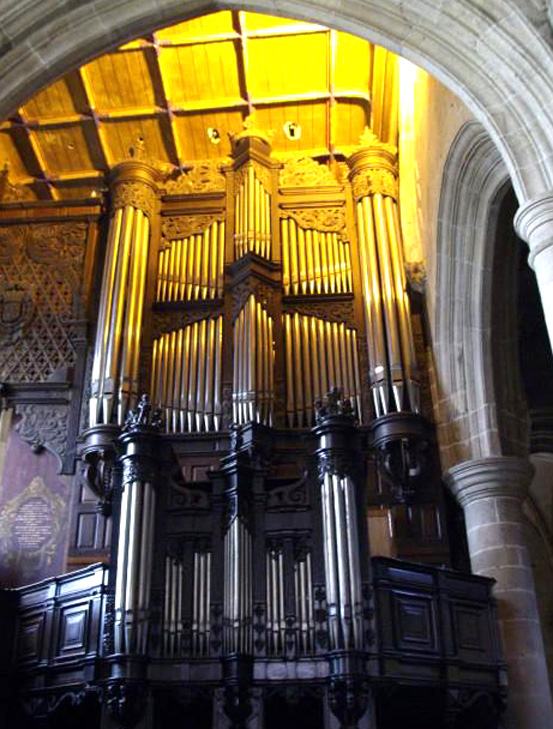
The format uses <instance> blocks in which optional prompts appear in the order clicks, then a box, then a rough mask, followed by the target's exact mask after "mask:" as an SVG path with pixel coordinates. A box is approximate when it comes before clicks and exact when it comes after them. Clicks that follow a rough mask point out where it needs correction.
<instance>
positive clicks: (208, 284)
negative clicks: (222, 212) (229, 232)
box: [156, 220, 225, 302]
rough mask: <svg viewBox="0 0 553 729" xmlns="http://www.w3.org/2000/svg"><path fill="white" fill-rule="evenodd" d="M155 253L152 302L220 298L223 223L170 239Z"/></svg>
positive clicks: (223, 259)
mask: <svg viewBox="0 0 553 729" xmlns="http://www.w3.org/2000/svg"><path fill="white" fill-rule="evenodd" d="M165 246H166V247H165V248H163V249H162V250H161V251H160V252H159V257H158V274H157V286H156V301H159V302H169V301H203V300H206V299H219V298H221V297H222V296H223V279H224V263H225V222H224V221H218V220H215V221H214V222H213V223H212V224H211V225H210V226H209V227H208V228H207V229H206V230H205V231H204V232H203V233H196V234H193V235H190V236H188V237H186V238H182V239H180V240H170V241H167V242H166V244H165Z"/></svg>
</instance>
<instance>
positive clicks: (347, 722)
mask: <svg viewBox="0 0 553 729" xmlns="http://www.w3.org/2000/svg"><path fill="white" fill-rule="evenodd" d="M369 700H370V689H369V685H368V682H367V681H365V680H363V679H359V678H352V677H347V678H345V677H344V678H342V677H334V676H333V677H332V678H331V679H330V686H329V690H328V704H329V706H330V710H331V711H332V713H333V714H334V716H335V717H336V718H337V719H338V720H339V722H340V724H341V725H342V726H344V727H346V726H357V722H358V721H359V719H360V718H361V717H362V716H363V714H364V713H365V712H366V711H367V709H368V707H369Z"/></svg>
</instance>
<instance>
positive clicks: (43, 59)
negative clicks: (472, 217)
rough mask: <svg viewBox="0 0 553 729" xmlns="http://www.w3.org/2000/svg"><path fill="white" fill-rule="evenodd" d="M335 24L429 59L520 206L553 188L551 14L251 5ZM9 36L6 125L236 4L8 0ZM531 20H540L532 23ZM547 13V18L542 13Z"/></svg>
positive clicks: (456, 4) (464, 0) (229, 0)
mask: <svg viewBox="0 0 553 729" xmlns="http://www.w3.org/2000/svg"><path fill="white" fill-rule="evenodd" d="M240 5H241V7H243V8H244V9H247V10H248V9H249V10H255V11H258V12H266V13H270V14H273V15H274V14H276V15H286V16H293V17H297V18H302V19H305V20H309V21H311V22H318V23H322V24H325V25H331V26H332V27H334V28H337V29H339V30H343V31H347V32H349V33H354V34H356V35H359V36H362V37H364V38H366V39H368V40H371V41H373V42H376V43H380V44H381V45H384V46H386V47H388V48H390V49H391V50H393V51H395V52H396V53H399V54H401V55H403V56H405V57H406V58H408V59H410V60H412V61H414V62H415V63H417V64H419V65H420V66H422V67H423V68H425V69H426V70H428V71H429V72H430V73H432V74H433V75H435V76H436V77H437V78H439V79H440V80H441V81H443V82H444V83H445V84H446V85H448V86H449V87H450V88H451V89H452V91H453V92H454V93H456V94H457V95H458V96H460V97H461V98H462V99H463V101H464V102H465V103H466V104H467V105H468V106H469V108H470V109H471V110H472V112H473V113H474V114H475V116H476V117H477V118H478V119H479V120H480V121H481V123H482V124H483V126H484V128H485V129H486V131H487V133H488V134H489V135H490V137H491V138H492V139H493V141H494V143H495V144H496V145H497V147H498V149H499V150H500V153H501V155H502V157H503V160H504V162H505V164H506V166H507V169H508V170H509V173H510V175H511V178H512V181H513V185H514V187H515V190H516V193H517V196H518V198H519V201H520V202H524V201H526V200H529V199H531V198H534V197H538V196H541V195H542V194H543V193H544V192H547V191H549V190H550V189H551V188H553V165H551V164H548V160H551V158H552V157H553V149H552V146H553V109H552V108H551V104H549V105H548V103H547V100H552V99H553V78H552V77H551V74H550V73H549V72H548V69H549V68H551V64H552V63H553V52H552V50H551V47H550V46H549V45H548V44H547V42H546V40H545V39H544V38H543V37H542V35H541V34H540V32H539V27H540V26H541V27H542V28H546V29H547V31H546V32H547V33H549V30H548V29H549V26H548V25H547V15H546V8H545V7H543V8H542V9H541V10H536V8H535V6H533V5H532V6H530V3H521V2H520V0H519V1H518V2H517V0H490V1H489V2H486V3H485V7H484V4H483V3H482V2H479V1H478V0H451V2H447V3H440V4H438V5H436V3H435V2H432V1H431V0H411V1H410V2H409V3H406V2H404V0H372V1H371V2H370V3H369V2H358V0H342V2H340V3H330V4H329V3H328V2H327V1H326V0H297V2H294V3H293V4H292V3H288V2H284V1H283V0H255V2H251V0H243V2H241V3H240ZM4 6H5V7H4V8H3V18H2V28H1V30H0V75H1V77H2V86H1V88H0V118H5V117H6V116H7V115H8V114H9V113H10V112H11V111H13V110H14V109H15V108H16V107H17V106H19V105H20V104H21V103H23V102H24V101H25V100H26V99H27V98H29V96H31V95H32V94H33V93H35V92H36V91H38V90H39V89H40V88H42V87H44V86H46V85H47V84H49V83H50V82H52V81H54V80H55V79H56V78H58V77H59V76H61V75H62V74H63V73H65V72H66V71H67V70H68V68H70V67H74V66H77V65H79V64H81V63H83V62H85V61H87V60H89V59H91V58H92V57H94V56H97V55H99V54H101V53H103V52H105V51H107V50H109V49H110V48H113V47H114V46H116V45H118V44H120V43H123V42H125V41H127V40H129V39H131V38H133V37H135V36H137V35H139V34H143V33H147V32H150V31H152V30H154V29H156V28H159V27H161V26H164V25H169V24H171V23H174V22H177V21H179V20H184V19H186V18H190V17H192V16H195V15H200V14H203V13H208V12H212V11H215V10H219V9H225V8H230V7H236V2H235V1H234V0H216V1H214V0H118V2H113V0H81V2H64V3H61V2H59V0H43V1H42V2H40V3H37V2H34V0H18V1H17V2H15V1H14V0H9V1H8V2H6V3H4ZM530 15H532V17H531V18H530V17H529V16H530ZM542 16H543V17H542Z"/></svg>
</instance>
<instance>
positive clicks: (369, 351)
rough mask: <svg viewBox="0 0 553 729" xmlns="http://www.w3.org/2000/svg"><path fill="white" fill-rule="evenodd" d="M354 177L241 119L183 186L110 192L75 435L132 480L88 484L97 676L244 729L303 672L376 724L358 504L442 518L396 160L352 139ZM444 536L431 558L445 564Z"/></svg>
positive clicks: (151, 179) (124, 169)
mask: <svg viewBox="0 0 553 729" xmlns="http://www.w3.org/2000/svg"><path fill="white" fill-rule="evenodd" d="M348 164H349V168H350V171H349V179H339V178H338V177H334V175H332V174H331V173H330V171H329V169H328V168H327V167H326V166H324V165H322V164H319V163H317V162H316V161H314V160H308V159H302V160H299V161H298V162H297V164H296V163H295V162H294V160H286V161H285V162H281V161H279V160H278V159H277V158H276V157H274V156H273V155H272V153H271V145H270V139H269V136H268V135H267V134H266V133H265V132H262V131H260V130H258V129H256V128H255V127H253V126H252V125H251V124H250V125H249V126H247V127H246V129H245V130H244V132H242V133H240V134H238V135H235V137H234V139H233V146H232V158H231V159H230V160H229V161H228V162H221V163H218V164H212V165H211V166H210V165H208V164H204V165H203V166H202V170H201V175H199V176H198V177H197V178H196V177H194V173H193V172H188V173H185V180H184V182H183V183H182V184H181V183H179V182H178V180H177V181H174V180H173V181H172V182H171V185H170V186H167V187H166V188H165V189H164V187H163V185H164V183H163V180H162V176H161V173H159V174H158V173H157V172H155V171H154V166H153V165H152V163H150V162H146V161H144V160H141V159H137V158H134V159H132V160H130V161H128V162H127V163H124V164H123V165H121V166H120V168H119V169H118V171H116V173H115V174H114V178H113V189H112V199H111V204H112V210H111V213H110V215H111V217H110V225H109V235H108V240H107V246H106V252H105V263H104V269H103V280H102V286H101V291H100V294H99V310H98V325H97V333H96V340H95V344H94V347H93V351H92V353H91V361H92V369H91V373H92V374H91V397H90V419H89V427H88V429H87V430H86V431H85V433H84V435H83V438H84V446H83V453H84V456H83V458H86V462H87V463H89V464H92V465H91V466H90V468H92V467H94V468H96V471H94V473H96V474H98V473H99V470H98V464H99V462H100V460H101V459H102V458H105V454H106V453H107V452H108V450H109V452H110V453H111V458H112V461H113V462H114V461H115V460H116V459H117V453H118V452H120V446H116V445H115V442H114V439H115V438H117V437H118V434H119V433H120V430H121V427H122V426H123V425H124V428H123V435H121V436H120V437H121V438H122V441H123V443H124V449H125V450H124V455H123V456H119V458H122V459H123V473H124V475H123V477H122V485H121V484H120V485H119V486H118V485H117V483H118V481H117V479H118V478H119V479H120V478H121V477H120V476H119V475H118V474H119V470H118V469H117V468H113V466H112V470H111V471H110V473H112V474H113V476H112V478H113V484H112V486H113V487H112V486H109V484H108V485H105V486H104V487H103V488H102V489H99V491H98V493H101V494H102V495H103V496H104V497H105V496H106V494H113V501H114V511H113V513H114V515H115V519H116V528H115V529H114V534H115V543H114V544H113V547H112V562H113V565H114V574H115V575H116V577H115V580H114V584H113V601H114V602H113V615H114V618H113V625H114V628H113V631H114V633H113V644H112V645H113V648H112V651H113V652H112V653H109V656H110V666H111V669H110V671H111V673H110V674H109V681H110V682H111V684H110V685H113V686H115V685H116V686H123V687H124V686H126V685H127V684H132V685H136V683H137V682H139V683H140V682H142V683H141V684H140V685H143V683H144V682H147V680H148V679H147V671H146V669H145V665H146V664H145V663H144V662H141V661H142V658H141V657H144V656H149V657H150V658H151V659H152V660H153V661H154V664H153V665H155V668H152V670H153V671H154V673H155V675H156V677H158V678H159V681H161V682H163V680H164V679H163V676H165V675H167V676H179V675H182V676H185V675H186V676H187V677H188V678H187V679H186V680H187V682H188V687H189V689H190V691H192V692H193V691H194V690H195V682H196V681H200V683H201V681H204V680H205V682H207V683H205V685H203V688H202V689H201V690H202V691H204V692H205V691H207V690H208V689H207V688H206V686H207V687H208V688H209V690H213V691H215V693H214V694H213V696H214V698H213V701H217V702H219V708H218V709H217V711H218V712H219V714H220V715H222V714H224V715H225V716H226V719H225V721H227V722H228V726H232V727H233V728H234V729H239V728H240V729H241V728H243V727H244V726H245V725H246V722H247V721H250V720H251V721H255V720H254V719H253V718H252V717H254V716H261V715H262V712H259V711H256V710H255V707H254V704H255V702H256V701H259V699H258V698H255V696H256V695H255V691H254V689H255V690H257V689H256V687H258V688H259V687H261V689H260V690H264V689H263V687H269V686H271V685H272V682H273V681H274V682H276V683H275V686H280V684H279V681H282V685H283V686H284V685H286V683H287V682H290V683H296V682H298V683H299V684H300V685H301V683H302V681H306V682H307V683H309V680H310V679H308V678H307V677H308V676H311V677H313V676H317V677H318V678H317V681H321V680H323V679H324V681H327V691H328V696H329V699H328V700H329V702H330V703H329V706H330V709H331V711H332V712H333V713H334V714H335V715H336V716H337V717H338V720H339V722H340V724H341V726H343V727H346V726H347V727H348V729H349V727H353V726H357V724H356V721H357V718H359V717H360V716H362V715H363V713H364V712H366V711H369V710H371V711H372V709H370V706H369V704H371V702H372V701H373V698H374V696H376V694H374V696H373V693H372V689H371V691H369V692H368V694H367V692H366V690H365V688H364V687H365V684H366V680H367V678H366V676H367V675H368V674H367V672H368V671H369V664H368V663H367V661H368V658H367V656H368V655H369V653H370V651H371V650H372V647H371V646H372V643H371V641H372V638H371V637H370V636H371V635H372V631H373V627H372V621H373V617H372V616H373V610H372V593H371V587H370V580H371V577H370V566H369V554H368V551H369V544H368V538H367V534H366V529H365V526H364V525H365V524H366V518H367V504H368V503H370V504H371V505H372V506H373V507H374V508H376V507H378V508H379V509H388V510H390V514H391V516H390V520H391V523H392V524H396V523H397V524H400V517H401V518H403V519H404V520H406V519H415V518H417V519H419V522H417V523H422V516H420V514H422V513H424V514H425V515H426V514H427V513H428V509H433V510H434V511H433V512H432V513H437V512H438V511H439V510H440V509H441V508H442V506H441V501H440V497H439V495H437V494H438V491H437V489H438V486H437V484H438V483H439V478H438V477H437V476H436V472H431V471H429V470H428V468H427V467H426V463H427V462H426V461H424V460H421V459H420V454H421V453H425V454H426V453H429V452H430V450H431V444H432V436H431V435H430V431H429V428H428V426H427V425H426V424H425V421H424V419H423V418H422V416H421V415H420V413H419V410H420V405H419V396H418V392H419V377H418V372H417V366H416V357H415V349H414V339H413V334H412V327H411V318H412V313H411V311H410V302H409V295H408V291H407V284H406V278H405V271H404V261H403V257H402V251H401V247H402V241H401V230H400V223H399V218H398V211H397V204H396V199H397V195H396V186H397V179H396V175H397V170H396V159H395V152H394V151H393V150H392V149H391V148H390V147H389V146H386V145H382V144H381V143H380V142H379V141H378V140H375V139H374V138H372V137H370V135H365V137H364V138H363V139H362V142H361V146H360V147H359V148H358V149H357V150H356V151H355V152H354V153H353V154H352V155H351V157H350V158H349V160H348ZM343 167H345V165H344V166H343ZM195 180H197V182H195ZM318 181H320V184H318ZM179 185H180V187H179ZM195 185H197V187H195ZM179 190H182V191H183V193H182V194H181V193H180V192H179ZM141 390H142V391H148V392H149V396H150V402H151V404H147V409H148V412H150V410H151V413H150V415H149V416H148V417H142V416H141V415H140V414H138V415H137V412H136V409H135V405H136V402H137V394H138V392H139V391H141ZM141 403H142V410H144V407H145V405H144V401H141ZM154 421H155V422H154ZM110 449H111V450H110ZM144 454H145V455H144ZM144 458H145V459H146V461H147V463H148V467H147V468H146V469H145V470H144V469H142V470H141V466H140V464H141V462H142V460H143V459H144ZM430 460H431V459H430ZM103 473H107V470H106V469H104V470H103V471H102V474H103ZM110 483H111V482H110ZM110 489H111V490H110ZM413 495H415V496H416V497H417V498H419V499H420V501H421V503H420V504H418V503H417V502H416V500H415V502H412V503H411V502H410V503H409V506H408V507H407V506H406V505H405V501H406V500H407V499H408V498H409V499H412V498H415V497H414V496H413ZM429 504H431V506H429ZM424 509H426V511H424ZM394 510H395V511H394ZM394 515H397V518H396V516H394ZM413 515H415V516H413ZM417 515H418V516H417ZM425 518H426V516H425ZM438 518H439V517H436V519H438ZM425 523H426V522H425ZM154 528H155V529H156V534H155V535H154ZM394 528H395V527H394ZM397 528H398V529H399V528H404V533H405V534H409V535H411V534H412V533H413V527H412V523H411V524H409V525H408V526H405V527H397ZM409 530H411V531H409ZM408 539H411V540H412V537H411V536H409V537H408V538H407V537H406V540H407V541H408ZM420 540H421V541H420V544H421V545H422V544H423V537H422V536H421V537H420ZM440 540H441V542H440V544H441V548H442V551H441V552H439V551H438V552H436V549H435V547H432V549H434V552H431V549H430V547H428V543H424V545H426V546H421V547H420V549H421V550H422V551H421V554H422V553H423V550H424V549H428V551H427V553H426V554H431V553H432V554H439V556H438V557H436V559H442V558H443V557H442V555H443V553H444V551H445V548H444V546H443V545H444V540H445V536H444V535H442V536H440ZM398 543H399V542H398ZM409 543H411V542H409ZM398 549H399V548H398ZM108 642H109V641H108ZM139 659H140V660H139ZM300 659H301V662H302V663H301V665H302V666H306V667H307V668H305V671H304V673H303V674H302V673H301V672H300V669H298V668H296V660H297V661H300ZM298 665H299V664H298ZM302 670H303V669H302ZM172 671H173V673H171V672H172ZM200 676H204V678H203V679H200V678H199V677H200ZM302 676H303V678H302ZM276 677H280V678H276ZM158 678H156V681H157V680H158ZM217 687H218V688H217ZM219 688H220V689H221V690H222V693H221V692H219V693H217V691H219ZM118 690H119V689H118ZM344 692H345V694H344ZM346 694H347V695H348V696H350V697H353V699H352V701H353V704H352V703H351V701H350V700H349V699H347V700H346V698H344V696H345V695H346ZM267 696H269V694H267ZM367 697H368V698H367ZM375 700H376V699H375ZM267 701H270V699H269V698H267ZM367 702H368V703H367ZM352 707H353V708H352ZM354 709H355V710H354ZM217 711H216V712H214V715H219V714H217ZM352 712H353V713H352ZM356 712H357V713H356ZM357 714H359V716H357ZM354 715H355V716H354ZM356 716H357V718H355V717H356ZM248 717H249V718H248ZM260 729H261V727H260Z"/></svg>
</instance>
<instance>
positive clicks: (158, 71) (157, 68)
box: [150, 33, 183, 172]
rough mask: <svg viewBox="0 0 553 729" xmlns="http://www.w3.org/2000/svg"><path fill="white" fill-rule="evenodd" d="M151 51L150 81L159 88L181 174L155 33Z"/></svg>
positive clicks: (169, 104) (179, 153)
mask: <svg viewBox="0 0 553 729" xmlns="http://www.w3.org/2000/svg"><path fill="white" fill-rule="evenodd" d="M151 47H152V51H153V53H151V54H150V57H151V58H152V64H151V66H150V72H151V74H152V80H153V82H154V87H156V86H157V88H159V91H160V94H161V102H162V104H163V106H164V107H165V114H166V117H167V125H168V127H169V139H170V141H171V146H172V150H171V151H172V155H173V161H174V163H175V164H176V165H177V167H178V168H179V170H180V171H181V172H182V169H183V167H182V163H183V159H182V149H181V145H180V140H179V134H178V130H177V124H176V122H175V115H174V113H173V106H172V103H171V99H170V97H169V94H168V92H167V85H166V83H165V76H164V75H163V67H162V65H161V52H162V49H161V46H160V45H159V43H158V41H157V37H156V34H155V33H152V46H151Z"/></svg>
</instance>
